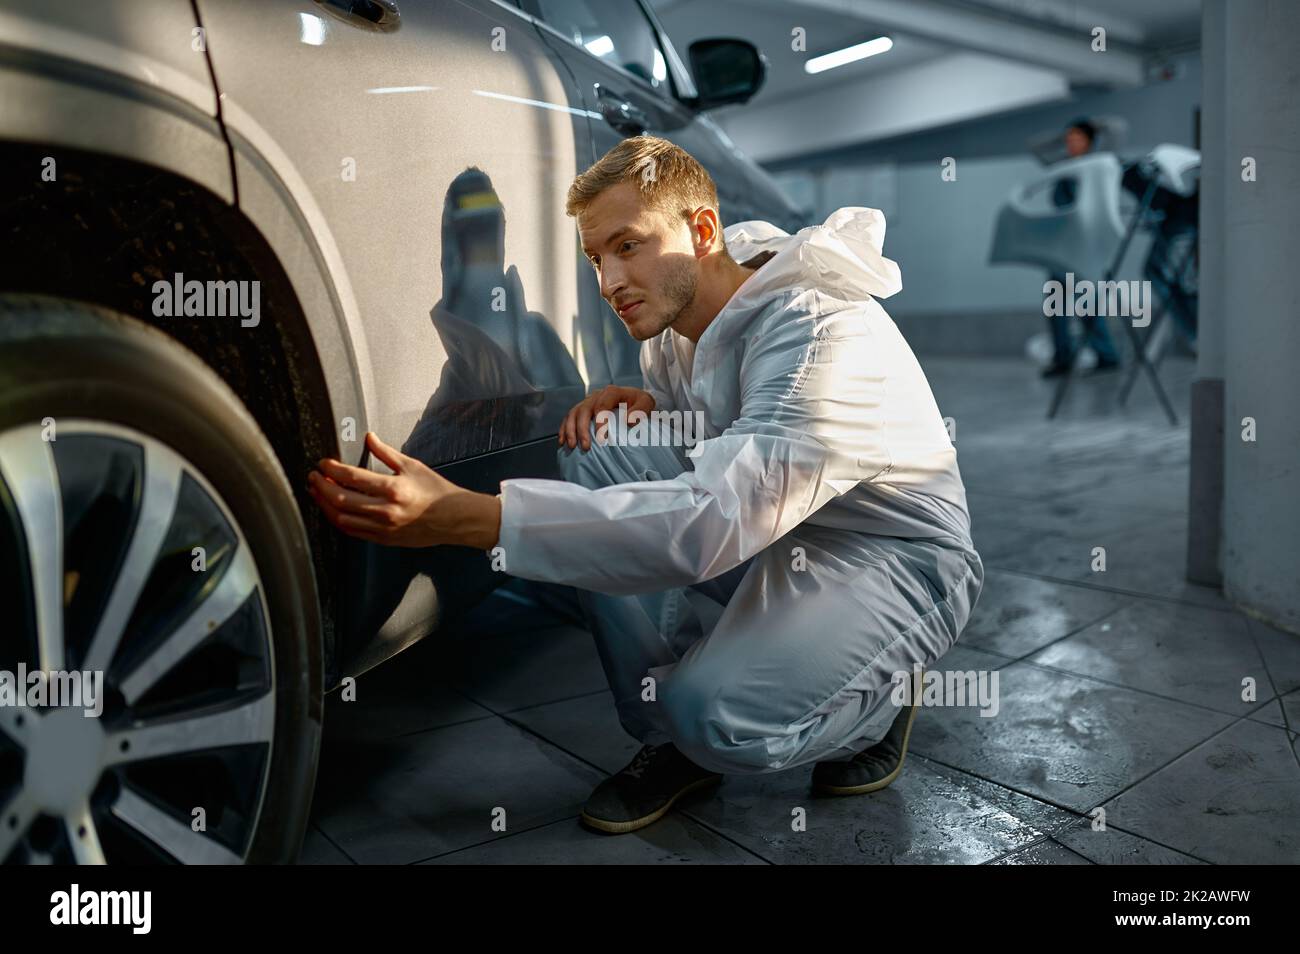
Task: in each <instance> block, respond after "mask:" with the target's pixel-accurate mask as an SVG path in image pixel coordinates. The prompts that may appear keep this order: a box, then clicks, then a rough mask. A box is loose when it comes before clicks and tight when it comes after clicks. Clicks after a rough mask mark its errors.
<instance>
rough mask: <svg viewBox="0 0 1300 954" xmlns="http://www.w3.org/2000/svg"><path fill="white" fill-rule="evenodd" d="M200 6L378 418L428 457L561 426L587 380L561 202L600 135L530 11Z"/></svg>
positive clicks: (219, 63)
mask: <svg viewBox="0 0 1300 954" xmlns="http://www.w3.org/2000/svg"><path fill="white" fill-rule="evenodd" d="M199 7H200V12H201V15H202V19H203V24H204V27H205V29H206V32H207V42H208V47H209V51H210V55H211V58H212V62H213V68H214V72H215V74H216V80H217V84H218V88H219V89H220V92H221V101H222V117H223V121H224V124H225V126H226V128H227V130H228V131H229V134H230V137H231V141H232V145H233V147H234V151H235V154H236V171H237V173H238V174H239V185H240V192H241V195H240V198H241V204H243V205H245V207H246V208H247V209H248V212H249V214H250V216H256V214H257V212H258V208H259V193H260V191H261V190H262V189H263V188H264V183H263V180H264V179H265V178H267V177H266V176H259V175H258V174H257V173H256V170H258V169H262V168H266V167H269V168H270V171H271V173H272V174H273V175H272V177H273V178H274V179H275V180H278V184H279V185H281V186H282V187H283V188H285V189H287V190H288V191H289V193H291V195H292V198H293V201H294V204H295V205H296V207H297V208H298V209H299V210H301V213H302V216H303V218H304V219H305V220H306V225H307V227H308V228H309V229H310V231H311V233H312V237H313V239H314V242H315V244H316V245H317V247H318V248H319V250H320V256H321V258H322V259H323V261H324V263H325V267H326V268H328V270H329V271H330V273H331V278H332V282H331V283H332V285H333V287H334V288H335V289H336V290H337V293H338V297H339V308H340V309H341V311H342V312H343V319H344V320H345V321H346V322H347V324H348V331H349V333H348V336H347V337H348V339H349V340H350V342H351V345H352V349H353V354H352V355H351V356H350V358H351V360H352V361H353V362H354V363H355V365H356V372H357V374H358V375H359V376H360V378H361V381H362V390H363V392H364V395H365V413H366V419H367V423H368V426H369V427H370V429H371V430H374V431H375V432H376V433H378V434H380V435H382V436H384V437H385V439H386V440H387V441H388V442H389V443H391V444H394V445H399V446H401V447H402V448H403V450H405V451H406V453H408V454H411V455H412V456H415V457H419V458H421V459H422V460H424V461H426V462H427V463H429V464H431V465H437V464H442V463H446V462H449V461H453V460H458V459H463V458H465V457H469V456H472V455H475V454H482V453H485V452H489V451H494V450H498V449H501V448H503V447H507V446H510V445H512V444H516V443H520V442H523V441H527V440H530V439H534V438H538V437H541V436H543V435H545V434H546V433H547V432H550V433H554V431H555V430H556V429H557V427H558V418H557V417H556V414H558V413H559V411H560V409H561V408H564V409H567V407H568V406H571V404H572V403H573V401H574V400H576V399H577V397H576V396H577V395H580V394H581V393H582V390H583V382H582V378H581V375H580V373H579V370H578V368H577V367H576V365H575V363H574V361H573V357H572V349H573V338H574V330H573V321H574V315H575V314H576V311H577V307H576V294H577V291H576V287H575V286H576V280H575V279H574V278H573V277H571V276H573V275H574V274H575V271H576V265H577V259H576V257H575V255H576V253H575V249H574V248H573V243H572V242H570V241H568V237H569V234H568V233H569V231H570V229H571V225H570V223H569V222H568V221H567V219H566V217H565V215H564V205H563V204H564V193H565V189H566V188H567V186H568V184H569V182H570V181H571V180H572V177H573V175H574V174H575V172H576V171H577V169H578V167H579V165H580V164H581V160H582V159H583V158H585V156H584V155H582V154H581V153H585V152H586V150H587V149H588V148H589V147H588V145H587V142H586V137H585V136H582V137H577V138H575V133H574V128H573V120H574V118H575V113H576V114H578V115H579V117H581V114H582V112H583V110H582V109H581V108H580V107H576V106H574V105H572V103H571V100H574V99H576V98H577V97H576V93H575V91H574V89H573V86H572V81H571V79H570V77H569V74H568V73H567V72H566V71H565V69H564V68H563V67H562V66H561V65H560V64H559V63H558V62H557V61H556V58H555V56H554V54H553V53H552V52H551V51H550V50H549V49H548V48H547V46H546V45H545V44H544V43H542V42H541V40H540V39H539V37H538V35H537V31H536V29H535V28H534V26H533V24H532V23H530V22H529V20H528V19H527V18H525V17H523V16H521V15H520V14H519V13H518V10H517V8H515V7H514V6H513V5H511V4H504V3H494V2H490V0H474V2H464V0H383V2H382V3H380V2H378V0H370V2H367V3H364V4H359V3H353V2H351V0H319V2H313V0H201V2H200V4H199ZM365 11H375V12H376V13H377V14H380V15H381V21H380V22H372V21H371V19H370V18H369V17H368V16H365V15H362V13H363V12H365ZM385 11H387V12H386V13H385ZM383 17H387V18H388V19H387V21H386V22H385V21H383V19H382V18H383ZM580 150H581V153H580ZM343 357H344V356H340V355H329V356H326V360H333V361H337V360H341V359H342V358H343ZM347 436H351V437H352V438H353V441H351V442H349V441H348V440H347ZM347 436H345V437H344V440H343V446H344V451H345V453H347V452H348V451H349V450H351V451H352V456H353V457H354V459H355V457H356V456H359V453H360V446H361V445H360V438H361V437H363V436H364V435H363V434H362V435H356V434H351V435H347Z"/></svg>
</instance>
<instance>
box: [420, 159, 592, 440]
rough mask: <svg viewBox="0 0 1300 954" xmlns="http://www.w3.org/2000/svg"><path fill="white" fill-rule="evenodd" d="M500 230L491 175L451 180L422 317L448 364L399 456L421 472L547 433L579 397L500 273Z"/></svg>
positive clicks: (553, 345)
mask: <svg viewBox="0 0 1300 954" xmlns="http://www.w3.org/2000/svg"><path fill="white" fill-rule="evenodd" d="M505 230H506V218H505V210H504V208H503V207H502V204H501V200H500V198H499V197H498V195H497V192H496V190H495V189H494V188H493V186H492V180H491V179H490V178H489V177H488V175H487V174H486V173H485V172H483V171H482V170H480V169H477V168H470V169H466V170H465V171H464V172H462V173H460V175H458V176H456V178H455V179H453V180H452V182H451V185H450V186H449V187H448V189H447V195H446V198H445V199H444V202H443V214H442V288H443V296H442V298H441V299H440V300H439V301H438V302H437V303H436V304H435V305H434V306H433V309H432V310H431V311H430V313H429V317H430V319H431V320H432V321H433V325H434V328H435V329H436V330H437V332H438V336H439V338H440V339H441V341H442V345H443V350H444V352H445V353H446V355H447V361H446V363H445V364H444V365H443V368H442V374H441V377H440V379H439V382H438V386H437V388H436V389H435V390H434V392H433V394H432V396H431V397H430V398H429V401H428V403H427V405H426V407H425V411H424V413H423V414H422V415H421V417H420V422H419V424H417V426H416V428H415V430H414V431H413V432H412V434H411V435H410V437H409V438H408V439H407V441H406V443H405V444H404V445H403V448H402V449H403V452H404V453H407V454H410V455H411V456H413V457H417V458H419V459H420V460H423V461H424V462H425V463H427V464H438V463H442V462H445V461H449V460H454V459H458V458H460V457H464V456H468V455H471V454H475V453H483V452H485V451H490V450H496V449H498V448H499V447H505V446H509V445H510V444H515V443H519V442H521V441H525V440H529V439H531V438H535V437H538V436H541V435H542V434H545V433H554V431H555V429H556V428H557V427H558V426H559V421H560V420H562V419H563V416H564V413H565V412H566V411H567V410H568V408H569V407H571V406H572V404H573V402H574V401H575V400H576V399H577V398H578V397H580V396H581V395H582V393H583V392H584V391H585V387H584V384H583V380H582V376H581V374H580V373H579V372H578V368H577V365H576V364H575V363H574V361H573V357H572V355H570V354H569V351H568V349H567V348H565V346H564V343H563V342H562V341H561V340H560V338H559V336H558V335H557V334H556V333H555V330H554V329H553V328H552V327H551V325H550V323H549V322H548V321H547V320H546V318H545V317H544V316H542V315H541V314H538V313H537V312H534V311H529V310H528V306H527V304H526V303H525V298H524V287H523V282H522V281H521V280H520V277H519V269H518V268H517V267H516V266H514V265H510V266H509V267H506V264H505ZM489 433H490V434H491V435H492V440H491V443H490V444H486V445H484V444H481V443H475V442H476V441H479V440H480V438H481V436H482V435H485V434H489Z"/></svg>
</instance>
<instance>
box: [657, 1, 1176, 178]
mask: <svg viewBox="0 0 1300 954" xmlns="http://www.w3.org/2000/svg"><path fill="white" fill-rule="evenodd" d="M650 2H651V5H652V6H653V7H654V8H655V10H656V12H657V13H658V15H659V17H660V19H661V20H662V21H663V23H664V26H665V28H666V29H667V30H668V33H669V35H671V36H672V37H673V41H674V43H675V44H676V45H677V48H678V51H679V52H680V53H681V54H682V56H683V57H684V58H685V57H686V55H687V48H688V47H689V46H690V44H691V42H693V41H694V40H697V39H702V38H705V37H719V36H738V37H742V38H744V39H747V40H749V41H750V42H752V43H754V44H755V45H756V46H758V48H759V49H760V50H762V51H763V53H764V55H766V56H767V58H768V60H769V64H770V68H769V72H768V80H767V83H766V85H765V87H764V89H763V90H762V91H761V92H760V93H759V94H758V95H757V96H756V97H755V98H754V99H753V100H751V101H750V102H749V103H747V104H745V105H744V106H741V107H729V108H724V109H721V110H718V111H717V112H716V113H714V114H713V115H714V118H715V119H716V120H717V121H718V123H719V124H720V125H721V126H722V127H723V128H725V129H726V130H727V132H728V133H729V134H730V135H731V137H732V138H733V139H734V140H735V141H736V142H737V144H738V145H739V146H740V147H741V148H742V149H744V150H745V151H746V152H748V153H749V154H750V155H751V156H753V157H754V158H755V159H757V160H759V161H770V160H774V159H783V158H791V157H792V156H795V155H798V154H799V153H800V151H816V149H824V148H826V147H828V146H831V145H851V144H853V143H866V142H871V141H873V140H876V139H881V138H885V137H888V136H896V135H901V134H905V133H909V132H917V131H923V130H925V129H927V128H934V127H936V126H940V125H946V124H949V123H953V122H961V121H963V120H965V119H972V118H976V117H977V116H987V115H991V114H994V113H997V112H1003V111H1006V110H1010V109H1017V108H1021V107H1024V106H1027V105H1032V104H1034V103H1042V102H1049V101H1052V100H1056V99H1064V98H1066V97H1068V96H1069V95H1070V90H1071V88H1078V87H1091V88H1096V87H1103V88H1106V87H1110V88H1126V87H1127V88H1132V87H1134V86H1138V85H1141V84H1143V83H1145V82H1146V81H1147V76H1148V65H1149V63H1150V61H1151V60H1152V58H1153V57H1158V56H1160V55H1162V54H1167V53H1171V52H1184V51H1186V50H1189V49H1195V48H1196V46H1197V45H1198V43H1199V35H1200V0H1145V2H1143V3H1141V4H1136V3H1133V2H1132V0H1085V2H1083V3H1075V2H1073V0H650ZM1094 26H1102V27H1105V29H1106V33H1107V50H1106V52H1105V53H1096V52H1093V51H1092V50H1091V48H1090V46H1089V42H1090V39H1091V33H1092V29H1093V27H1094ZM794 27H802V28H803V29H804V31H805V35H806V38H807V39H806V42H807V51H806V52H802V51H794V50H792V49H791V31H792V29H793V28H794ZM882 35H888V36H889V37H890V38H891V39H892V40H893V41H894V48H893V49H892V50H890V51H889V52H888V53H885V54H882V55H880V56H875V57H871V58H869V59H866V60H860V61H858V62H856V63H851V64H848V65H846V66H841V67H838V68H836V69H833V70H828V71H826V72H824V73H819V74H816V75H809V74H807V73H806V72H805V71H804V68H803V64H804V61H805V60H806V59H807V58H809V57H812V56H816V55H818V54H821V53H828V52H831V51H833V50H838V49H842V48H844V47H846V46H851V45H852V44H854V43H859V42H862V41H864V40H869V39H873V38H874V37H877V36H882ZM822 130H825V134H823V133H822V132H821V131H822ZM804 143H806V144H807V145H806V146H805V145H804Z"/></svg>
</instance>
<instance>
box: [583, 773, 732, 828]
mask: <svg viewBox="0 0 1300 954" xmlns="http://www.w3.org/2000/svg"><path fill="white" fill-rule="evenodd" d="M721 783H722V778H721V777H718V778H702V779H699V780H697V781H694V782H691V783H690V784H689V785H687V786H685V787H684V788H682V789H681V790H680V791H678V792H677V794H675V795H674V796H673V797H672V798H670V799H668V801H667V802H666V803H664V804H663V805H662V806H660V807H659V808H656V809H655V810H654V811H652V812H650V813H649V814H648V815H642V816H641V817H640V818H633V819H632V820H630V821H610V820H609V819H607V818H596V817H595V816H594V815H588V814H587V811H586V809H583V812H582V814H581V815H580V816H579V819H580V820H581V821H582V823H583V824H584V825H587V826H588V827H590V828H594V829H596V830H597V831H603V832H606V833H608V834H611V835H623V834H626V833H627V832H629V831H636V830H637V829H638V828H644V827H645V826H646V825H653V824H654V823H655V822H657V821H658V820H659V819H661V818H663V817H664V815H666V814H668V811H669V809H671V808H672V807H673V805H675V804H676V803H677V800H678V799H679V798H682V797H683V796H685V795H689V794H690V793H691V792H693V791H696V790H697V789H701V788H706V787H708V786H711V785H719V784H721Z"/></svg>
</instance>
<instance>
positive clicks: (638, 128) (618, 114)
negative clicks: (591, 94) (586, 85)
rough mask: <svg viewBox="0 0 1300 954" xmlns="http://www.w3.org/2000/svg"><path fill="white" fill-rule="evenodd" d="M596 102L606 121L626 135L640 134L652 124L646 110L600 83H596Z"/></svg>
mask: <svg viewBox="0 0 1300 954" xmlns="http://www.w3.org/2000/svg"><path fill="white" fill-rule="evenodd" d="M596 104H597V106H599V108H600V115H601V116H603V117H604V118H605V122H607V123H609V124H610V125H611V126H613V127H614V128H615V129H617V130H618V131H619V132H621V133H624V134H625V135H629V136H637V135H640V134H641V133H643V132H645V130H646V129H648V128H649V126H650V117H649V116H648V115H647V114H646V112H645V110H643V109H642V108H641V107H639V106H637V105H636V104H634V103H631V102H629V101H628V99H627V97H625V96H620V95H619V94H618V93H616V92H614V91H613V90H611V89H609V88H608V87H605V86H601V85H600V84H599V83H597V84H596Z"/></svg>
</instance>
